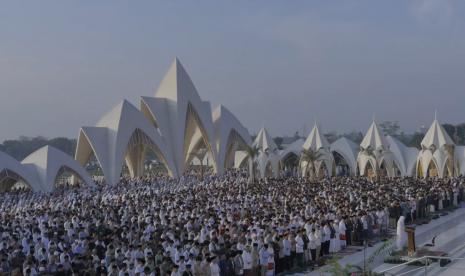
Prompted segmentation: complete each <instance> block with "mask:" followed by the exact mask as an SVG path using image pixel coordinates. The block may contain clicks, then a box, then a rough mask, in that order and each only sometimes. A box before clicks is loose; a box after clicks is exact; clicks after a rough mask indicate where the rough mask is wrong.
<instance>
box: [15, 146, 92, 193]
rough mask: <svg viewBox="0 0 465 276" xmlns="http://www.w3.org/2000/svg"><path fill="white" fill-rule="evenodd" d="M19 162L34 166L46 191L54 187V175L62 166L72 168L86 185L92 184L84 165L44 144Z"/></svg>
mask: <svg viewBox="0 0 465 276" xmlns="http://www.w3.org/2000/svg"><path fill="white" fill-rule="evenodd" d="M21 164H23V165H24V166H26V167H29V168H31V169H32V168H34V170H35V172H36V173H37V176H38V179H39V180H40V182H41V183H40V184H41V185H42V187H44V188H45V189H46V191H47V192H50V191H52V190H53V189H54V184H55V180H56V177H57V175H58V173H59V171H60V169H61V168H62V167H66V168H67V169H70V170H72V171H73V172H74V173H75V174H76V175H78V176H79V177H80V178H81V180H82V181H83V182H84V183H85V184H87V185H88V186H91V187H93V186H94V183H93V181H92V179H91V178H90V175H89V174H88V173H87V172H86V170H85V169H84V167H82V166H81V165H80V164H79V163H78V162H77V161H76V160H74V159H73V158H72V157H71V156H69V155H68V154H66V153H64V152H62V151H61V150H58V149H56V148H54V147H52V146H44V147H42V148H40V149H38V150H36V151H35V152H33V153H31V154H30V155H29V156H27V157H26V158H24V160H23V161H22V162H21Z"/></svg>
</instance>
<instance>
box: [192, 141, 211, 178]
mask: <svg viewBox="0 0 465 276" xmlns="http://www.w3.org/2000/svg"><path fill="white" fill-rule="evenodd" d="M212 163H213V161H212V160H211V159H210V156H209V155H208V151H207V148H206V147H205V146H202V145H201V146H200V147H198V148H196V149H195V150H194V151H192V152H191V153H190V154H189V159H188V164H187V168H186V171H187V173H188V174H190V175H196V176H197V177H198V178H199V179H203V178H204V176H205V175H208V174H211V173H213V165H212Z"/></svg>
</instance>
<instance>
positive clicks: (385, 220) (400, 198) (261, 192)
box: [0, 171, 464, 276]
mask: <svg viewBox="0 0 465 276" xmlns="http://www.w3.org/2000/svg"><path fill="white" fill-rule="evenodd" d="M463 187H464V180H463V179H461V178H455V179H449V180H440V179H430V180H421V179H414V178H395V179H386V180H381V181H380V182H379V183H373V182H370V181H369V180H367V179H365V178H358V177H338V178H333V179H325V180H321V181H318V182H315V183H309V181H308V179H303V178H294V177H287V178H280V179H273V178H269V179H263V180H260V181H257V183H249V181H248V178H247V175H246V173H245V172H241V171H230V172H228V173H226V174H225V175H223V176H213V175H210V176H205V177H204V179H203V180H198V179H197V178H196V177H194V176H185V177H182V178H181V179H177V180H174V179H169V178H166V177H157V178H139V179H127V178H123V179H121V181H120V183H119V184H118V185H114V186H108V185H100V186H98V188H94V189H91V188H86V187H81V188H66V189H60V190H57V191H55V192H54V193H52V194H49V195H44V194H32V193H4V194H2V195H0V239H1V241H0V257H1V259H0V275H2V274H6V275H8V274H11V275H118V276H124V275H129V276H132V275H157V276H158V275H172V276H177V275H179V276H184V275H195V276H197V275H206V276H219V275H227V276H229V275H245V276H249V275H253V276H255V275H275V274H279V273H285V272H287V271H290V270H292V269H294V268H296V267H306V266H317V265H319V264H320V263H321V262H320V260H321V258H325V256H329V255H331V254H333V253H336V252H339V251H340V250H342V249H344V248H345V247H346V246H350V245H362V244H366V241H370V240H372V239H374V238H376V237H379V236H381V235H385V234H386V233H387V232H388V230H389V229H392V228H395V223H396V221H397V219H398V218H399V217H400V216H402V215H403V216H405V217H406V218H407V220H410V221H412V220H417V219H421V218H426V217H427V216H428V214H429V213H430V212H434V211H436V210H440V209H442V208H447V207H449V206H452V205H455V206H457V205H458V204H459V203H460V201H461V200H462V198H463Z"/></svg>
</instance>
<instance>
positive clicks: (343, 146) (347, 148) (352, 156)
mask: <svg viewBox="0 0 465 276" xmlns="http://www.w3.org/2000/svg"><path fill="white" fill-rule="evenodd" d="M330 149H331V152H337V153H338V154H340V155H341V156H342V157H343V158H344V160H345V161H346V162H347V165H349V168H350V174H351V175H355V173H356V171H357V153H358V150H359V147H358V146H357V144H355V143H354V142H352V141H351V140H349V139H347V138H346V137H341V138H339V139H337V140H336V141H334V142H333V143H332V144H331V147H330Z"/></svg>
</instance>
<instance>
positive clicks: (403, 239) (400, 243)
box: [396, 216, 407, 250]
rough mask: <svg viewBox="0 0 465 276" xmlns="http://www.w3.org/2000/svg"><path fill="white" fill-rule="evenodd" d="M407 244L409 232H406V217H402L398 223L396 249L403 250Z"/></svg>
mask: <svg viewBox="0 0 465 276" xmlns="http://www.w3.org/2000/svg"><path fill="white" fill-rule="evenodd" d="M406 243H407V232H405V217H404V216H401V217H400V218H399V220H398V221H397V235H396V247H397V250H402V249H403V248H404V246H405V244H406Z"/></svg>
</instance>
